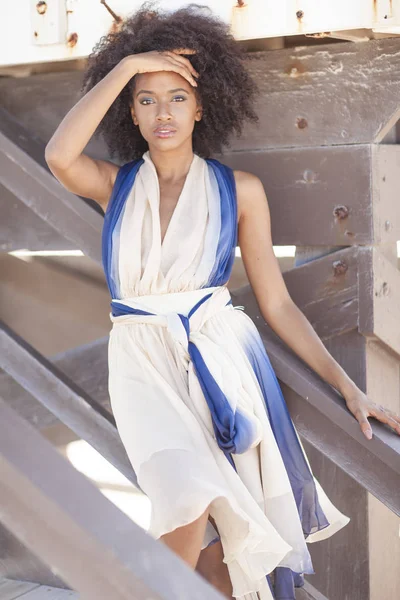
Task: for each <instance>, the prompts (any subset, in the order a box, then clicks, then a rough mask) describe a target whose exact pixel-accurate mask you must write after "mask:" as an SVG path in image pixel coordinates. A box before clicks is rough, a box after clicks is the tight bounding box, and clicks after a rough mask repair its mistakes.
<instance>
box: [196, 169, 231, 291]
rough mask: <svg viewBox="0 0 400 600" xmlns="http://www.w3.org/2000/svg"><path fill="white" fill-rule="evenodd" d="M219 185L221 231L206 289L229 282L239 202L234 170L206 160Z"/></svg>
mask: <svg viewBox="0 0 400 600" xmlns="http://www.w3.org/2000/svg"><path fill="white" fill-rule="evenodd" d="M206 162H207V164H208V165H210V166H211V168H212V169H213V172H214V174H215V177H216V179H217V183H218V189H219V194H220V207H221V229H220V236H219V241H218V246H217V253H216V257H215V262H214V266H213V268H212V270H211V273H210V276H209V279H208V282H207V283H206V285H205V286H204V287H214V286H218V285H224V283H226V282H227V281H228V280H229V277H230V275H231V271H232V267H233V263H234V261H235V249H236V246H237V201H236V184H235V177H234V175H233V170H232V169H231V168H230V167H228V166H227V165H223V164H222V163H220V162H219V161H218V160H216V159H213V158H209V159H206Z"/></svg>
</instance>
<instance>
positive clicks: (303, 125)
mask: <svg viewBox="0 0 400 600" xmlns="http://www.w3.org/2000/svg"><path fill="white" fill-rule="evenodd" d="M296 126H297V127H298V128H299V129H305V128H306V127H307V126H308V122H307V119H305V118H304V117H297V121H296Z"/></svg>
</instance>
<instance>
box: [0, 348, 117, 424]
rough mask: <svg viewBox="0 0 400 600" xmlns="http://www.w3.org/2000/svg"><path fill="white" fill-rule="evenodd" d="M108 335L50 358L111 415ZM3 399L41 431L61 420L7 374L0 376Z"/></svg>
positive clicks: (53, 363)
mask: <svg viewBox="0 0 400 600" xmlns="http://www.w3.org/2000/svg"><path fill="white" fill-rule="evenodd" d="M107 347H108V336H105V337H103V338H99V339H97V340H94V341H93V342H90V343H89V344H84V345H82V346H79V347H77V348H71V349H70V350H67V351H66V352H60V353H59V354H56V355H54V356H51V357H50V359H49V360H50V362H51V364H52V365H53V366H54V367H56V369H57V370H58V371H61V372H62V373H63V374H64V375H66V376H67V377H68V378H69V380H73V382H74V384H75V385H77V386H78V387H79V388H81V389H82V390H83V391H84V392H85V393H86V394H87V395H88V396H89V397H90V398H96V401H97V402H98V403H99V404H100V405H101V406H102V407H103V409H105V410H107V411H108V412H110V413H111V406H110V399H109V395H108V364H107V363H108V359H107ZM0 396H1V397H3V398H6V399H7V403H8V405H9V406H11V407H12V408H13V409H14V410H15V411H16V412H17V413H18V414H19V415H20V416H21V417H23V418H24V419H25V420H26V421H28V422H29V423H31V424H32V425H33V426H34V427H35V428H36V429H38V430H39V431H41V430H43V431H44V430H46V429H48V428H49V427H51V426H53V425H55V424H56V423H59V422H60V420H59V419H58V418H57V416H56V415H55V414H53V413H52V412H51V411H50V410H49V409H48V408H47V407H46V405H45V404H42V403H41V402H40V400H37V399H36V398H35V396H34V395H32V394H31V393H30V391H29V390H27V389H25V388H24V387H22V386H21V385H20V384H19V383H18V381H16V380H15V379H14V378H13V377H12V376H11V375H9V374H8V373H7V372H4V373H1V374H0Z"/></svg>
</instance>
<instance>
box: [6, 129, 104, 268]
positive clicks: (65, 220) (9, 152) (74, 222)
mask: <svg viewBox="0 0 400 600" xmlns="http://www.w3.org/2000/svg"><path fill="white" fill-rule="evenodd" d="M0 183H1V184H2V185H3V186H4V187H6V188H7V189H8V190H9V191H10V192H12V193H13V194H14V195H15V196H16V197H17V198H18V199H19V200H20V201H21V202H23V203H24V204H25V205H26V206H28V207H29V208H30V209H31V210H32V211H33V212H34V213H35V214H37V215H38V216H40V218H41V219H43V220H44V221H45V222H46V223H48V224H49V225H50V226H51V227H53V228H54V229H55V230H56V231H58V232H59V233H60V234H61V235H62V236H63V237H65V238H66V239H68V240H70V241H71V242H73V243H74V244H76V246H75V247H76V248H77V249H80V250H82V252H84V254H86V255H87V256H90V257H91V258H92V259H93V260H95V261H96V262H101V230H102V225H103V219H102V217H101V216H100V215H99V214H98V213H96V212H95V211H94V210H93V209H92V208H91V207H89V206H88V205H87V204H85V203H84V202H82V200H81V199H80V198H79V197H78V196H75V195H74V194H71V193H70V192H68V191H67V190H65V189H64V188H63V187H62V186H61V185H60V184H59V182H58V181H57V180H56V179H55V178H54V177H53V176H52V175H50V174H49V173H48V172H47V171H46V170H45V169H43V167H41V166H40V165H38V164H37V163H36V161H35V160H34V159H32V158H31V157H30V156H28V155H27V154H26V153H25V152H24V151H22V150H21V149H20V148H19V147H18V146H17V145H16V144H14V143H13V142H12V141H10V140H9V139H8V138H7V137H6V136H4V135H3V134H2V133H1V132H0Z"/></svg>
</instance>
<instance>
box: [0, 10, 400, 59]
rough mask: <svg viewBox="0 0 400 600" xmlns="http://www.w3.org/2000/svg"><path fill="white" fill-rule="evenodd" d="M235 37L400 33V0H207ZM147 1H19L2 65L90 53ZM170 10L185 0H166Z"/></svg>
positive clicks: (8, 15) (11, 14)
mask: <svg viewBox="0 0 400 600" xmlns="http://www.w3.org/2000/svg"><path fill="white" fill-rule="evenodd" d="M201 4H202V5H206V6H209V7H210V8H211V9H212V11H213V12H214V13H215V14H216V15H217V16H218V17H220V18H221V19H222V20H223V21H225V23H227V24H229V25H230V28H231V31H232V34H233V35H234V37H235V38H236V39H240V40H246V39H257V38H269V37H281V36H291V35H298V34H307V35H316V36H318V37H325V36H327V35H332V37H335V32H341V31H343V30H345V31H348V30H353V31H357V30H370V31H371V32H372V31H378V32H383V33H395V34H396V33H399V30H400V2H399V0H352V2H348V1H347V0H336V1H335V2H330V1H329V0H302V2H301V3H299V2H298V0H280V2H276V0H246V2H244V1H242V0H218V2H215V0H203V1H202V3H201ZM141 5H142V0H109V1H108V2H93V0H39V1H38V0H18V2H9V3H8V5H7V11H6V12H5V13H4V14H3V15H2V25H3V28H2V36H1V37H0V66H1V65H16V64H29V63H32V62H49V61H56V60H68V59H72V58H77V57H83V56H87V55H88V54H89V53H90V51H91V49H92V47H93V46H94V45H95V43H96V42H97V41H98V40H99V39H100V37H101V36H103V35H105V34H107V32H108V31H110V30H111V29H113V28H114V27H115V26H117V25H118V23H119V22H120V20H121V19H122V18H124V17H126V16H127V15H129V14H130V13H132V12H134V11H135V10H136V9H137V8H139V7H140V6H141ZM160 5H161V7H162V8H165V9H168V10H171V9H176V8H179V7H182V6H185V5H187V1H185V0H161V1H160Z"/></svg>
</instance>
